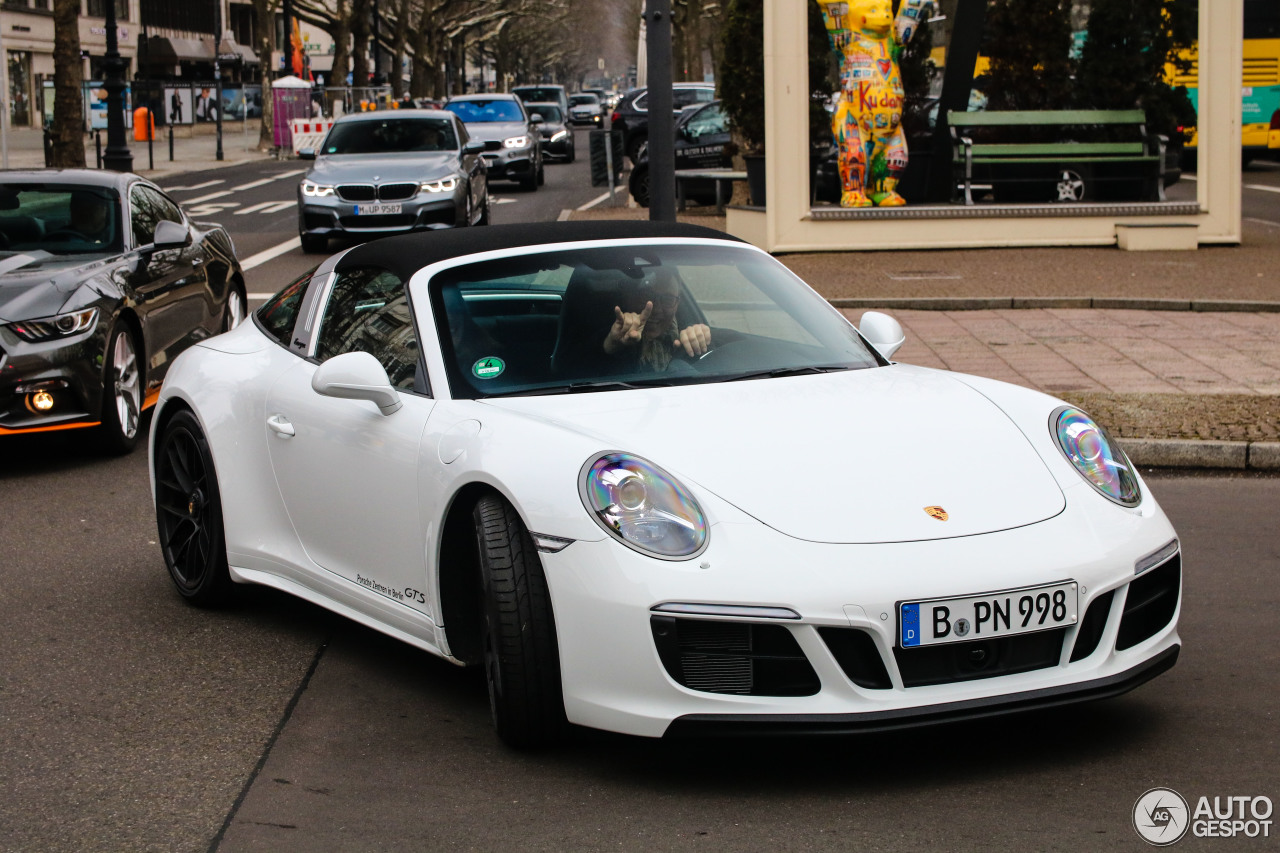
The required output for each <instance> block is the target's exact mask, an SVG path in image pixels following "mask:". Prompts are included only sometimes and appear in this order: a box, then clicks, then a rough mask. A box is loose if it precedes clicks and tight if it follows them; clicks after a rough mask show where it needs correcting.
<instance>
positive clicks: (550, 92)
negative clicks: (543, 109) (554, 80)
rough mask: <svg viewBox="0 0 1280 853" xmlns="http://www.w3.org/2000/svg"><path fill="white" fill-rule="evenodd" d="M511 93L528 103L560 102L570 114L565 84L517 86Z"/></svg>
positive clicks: (566, 112)
mask: <svg viewBox="0 0 1280 853" xmlns="http://www.w3.org/2000/svg"><path fill="white" fill-rule="evenodd" d="M511 94H513V95H515V96H516V97H517V98H519V99H520V100H522V101H524V102H525V103H526V104H533V103H539V104H542V103H547V102H548V101H549V102H551V103H553V104H559V105H560V109H561V110H562V111H563V112H564V114H565V115H568V114H569V93H568V92H566V91H565V88H564V86H551V85H548V86H515V87H513V88H512V89H511Z"/></svg>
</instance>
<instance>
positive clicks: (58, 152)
mask: <svg viewBox="0 0 1280 853" xmlns="http://www.w3.org/2000/svg"><path fill="white" fill-rule="evenodd" d="M83 77H84V74H83V70H82V65H81V62H80V0H54V3H53V92H54V94H53V161H52V162H51V163H50V164H49V165H50V166H54V167H56V168H60V169H74V168H83V167H84V100H83V96H82V93H81V89H80V81H81V80H82V79H83ZM8 108H9V104H8V99H7V98H6V99H4V100H3V102H0V109H8Z"/></svg>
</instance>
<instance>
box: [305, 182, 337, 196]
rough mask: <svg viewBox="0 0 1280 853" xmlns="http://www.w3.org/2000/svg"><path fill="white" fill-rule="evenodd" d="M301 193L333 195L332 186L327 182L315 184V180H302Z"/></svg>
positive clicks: (307, 194)
mask: <svg viewBox="0 0 1280 853" xmlns="http://www.w3.org/2000/svg"><path fill="white" fill-rule="evenodd" d="M302 194H303V195H306V196H312V197H323V196H327V195H333V187H331V186H329V185H327V184H317V183H316V182H315V181H310V180H306V181H303V182H302Z"/></svg>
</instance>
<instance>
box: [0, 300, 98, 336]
mask: <svg viewBox="0 0 1280 853" xmlns="http://www.w3.org/2000/svg"><path fill="white" fill-rule="evenodd" d="M97 322H98V309H97V308H85V309H83V310H81V311H71V312H69V313H67V314H57V315H55V316H53V317H40V318H37V319H35V320H22V321H20V322H17V323H10V324H9V328H10V329H13V331H14V334H16V335H17V336H18V337H20V338H22V339H23V340H24V341H32V342H37V341H51V340H54V339H55V338H69V337H71V336H72V335H78V334H80V333H81V332H87V331H89V330H90V329H92V328H93V326H94V324H95V323H97Z"/></svg>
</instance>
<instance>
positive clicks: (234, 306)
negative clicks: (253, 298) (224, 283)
mask: <svg viewBox="0 0 1280 853" xmlns="http://www.w3.org/2000/svg"><path fill="white" fill-rule="evenodd" d="M248 314H249V311H248V309H247V308H246V306H245V301H244V293H243V292H241V290H240V286H239V285H236V284H233V285H231V290H230V291H229V292H228V293H227V304H226V306H224V308H223V311H222V331H224V332H229V331H231V330H232V329H234V328H235V327H236V326H239V325H240V324H241V323H243V322H244V318H245V317H247V316H248Z"/></svg>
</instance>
